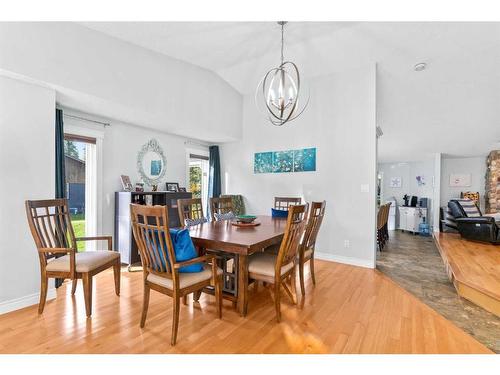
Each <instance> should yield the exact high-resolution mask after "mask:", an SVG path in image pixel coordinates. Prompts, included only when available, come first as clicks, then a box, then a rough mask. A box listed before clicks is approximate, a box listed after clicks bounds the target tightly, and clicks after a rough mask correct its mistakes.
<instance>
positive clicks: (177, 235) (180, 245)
mask: <svg viewBox="0 0 500 375" xmlns="http://www.w3.org/2000/svg"><path fill="white" fill-rule="evenodd" d="M155 236H156V239H157V241H158V242H159V238H158V231H157V230H155ZM162 237H163V241H164V243H166V241H165V234H164V233H162ZM170 238H171V239H172V245H173V246H174V252H175V259H176V261H177V262H184V261H186V260H190V259H193V258H196V257H197V256H198V254H197V253H196V249H195V247H194V245H193V241H192V240H191V236H190V235H189V230H188V229H170ZM153 246H154V244H153ZM159 253H160V258H161V259H160V260H161V262H162V264H163V266H166V260H165V259H163V254H162V252H161V251H160V252H159ZM166 255H167V258H168V253H166ZM201 271H203V264H202V263H195V264H191V265H189V266H184V267H181V268H179V272H181V273H194V272H201Z"/></svg>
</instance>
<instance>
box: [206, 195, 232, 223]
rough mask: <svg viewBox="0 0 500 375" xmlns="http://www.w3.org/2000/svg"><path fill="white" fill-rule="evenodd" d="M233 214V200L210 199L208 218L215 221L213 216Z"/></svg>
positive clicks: (226, 198) (229, 198)
mask: <svg viewBox="0 0 500 375" xmlns="http://www.w3.org/2000/svg"><path fill="white" fill-rule="evenodd" d="M229 212H233V213H234V211H233V200H232V199H231V197H224V198H223V197H221V198H210V216H211V218H212V220H215V214H219V215H221V214H227V213H229Z"/></svg>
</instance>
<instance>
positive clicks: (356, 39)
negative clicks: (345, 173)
mask: <svg viewBox="0 0 500 375" xmlns="http://www.w3.org/2000/svg"><path fill="white" fill-rule="evenodd" d="M83 24H84V25H85V26H86V27H89V28H92V29H94V30H97V31H99V32H103V33H106V34H108V35H111V36H113V37H116V38H119V39H122V40H125V41H128V42H130V43H133V44H136V45H138V46H141V47H144V48H147V49H150V50H153V51H155V52H159V53H162V54H165V55H168V56H171V57H174V58H177V59H180V60H183V61H186V62H189V63H192V64H195V65H198V66H201V67H204V68H206V69H209V70H211V71H214V72H215V73H217V74H218V75H220V76H221V77H222V78H223V79H225V80H226V81H227V82H228V83H229V84H231V85H232V86H233V87H234V88H235V89H236V90H238V91H239V92H240V93H242V94H252V93H253V92H254V90H255V87H256V85H257V83H258V81H259V80H260V78H261V76H262V75H263V74H264V73H265V72H266V71H267V70H268V69H269V68H271V67H273V66H275V65H276V64H277V62H278V61H279V44H280V29H279V26H278V25H277V24H275V23H271V22H147V23H140V22H121V23H117V22H86V23H83ZM285 58H289V59H291V60H293V61H294V62H296V63H298V65H299V68H300V70H301V72H302V74H303V75H304V76H305V78H306V79H307V78H312V77H318V76H321V75H325V74H330V73H333V72H339V71H342V70H345V69H349V68H352V67H357V66H360V65H364V64H367V63H370V62H376V63H377V66H378V76H377V84H378V85H377V108H378V113H377V122H378V125H379V126H381V127H382V129H383V132H384V135H383V136H382V138H381V139H380V142H379V158H380V160H381V161H411V160H420V159H425V158H428V157H430V156H431V155H432V154H433V153H435V152H442V153H445V154H449V155H452V156H477V155H484V154H486V153H487V151H489V150H491V149H493V148H500V143H498V142H499V141H500V106H499V103H500V94H499V93H500V71H499V69H498V67H499V66H500V23H425V22H422V23H366V22H363V23H346V22H295V23H289V24H288V25H287V26H286V31H285ZM422 61H423V62H426V63H427V64H428V68H427V69H426V70H425V71H423V72H415V71H414V70H413V66H414V65H415V64H416V63H418V62H422Z"/></svg>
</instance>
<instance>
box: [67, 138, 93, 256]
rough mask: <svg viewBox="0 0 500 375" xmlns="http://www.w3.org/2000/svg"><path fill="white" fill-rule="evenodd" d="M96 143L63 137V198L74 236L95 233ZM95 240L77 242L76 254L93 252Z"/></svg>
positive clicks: (85, 139) (83, 139) (90, 140)
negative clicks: (66, 204)
mask: <svg viewBox="0 0 500 375" xmlns="http://www.w3.org/2000/svg"><path fill="white" fill-rule="evenodd" d="M96 159H97V154H96V140H95V138H88V137H82V136H76V135H72V134H65V135H64V164H65V177H66V197H67V198H68V205H69V210H70V215H71V222H72V224H73V229H74V231H75V236H76V237H85V236H89V235H93V234H94V233H96V229H97V228H96V224H97V212H96V207H97V205H96V195H97V184H96V166H97V163H96ZM94 242H95V241H89V242H78V243H77V245H78V251H85V250H95V243H94Z"/></svg>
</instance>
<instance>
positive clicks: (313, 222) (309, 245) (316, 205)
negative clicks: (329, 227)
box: [302, 201, 326, 250]
mask: <svg viewBox="0 0 500 375" xmlns="http://www.w3.org/2000/svg"><path fill="white" fill-rule="evenodd" d="M325 209H326V201H323V202H312V203H311V208H310V210H309V219H308V221H307V225H306V230H305V233H304V239H303V241H302V244H303V247H304V250H305V249H314V246H315V245H316V239H317V237H318V233H319V228H320V227H321V223H322V222H323V217H324V216H325Z"/></svg>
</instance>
